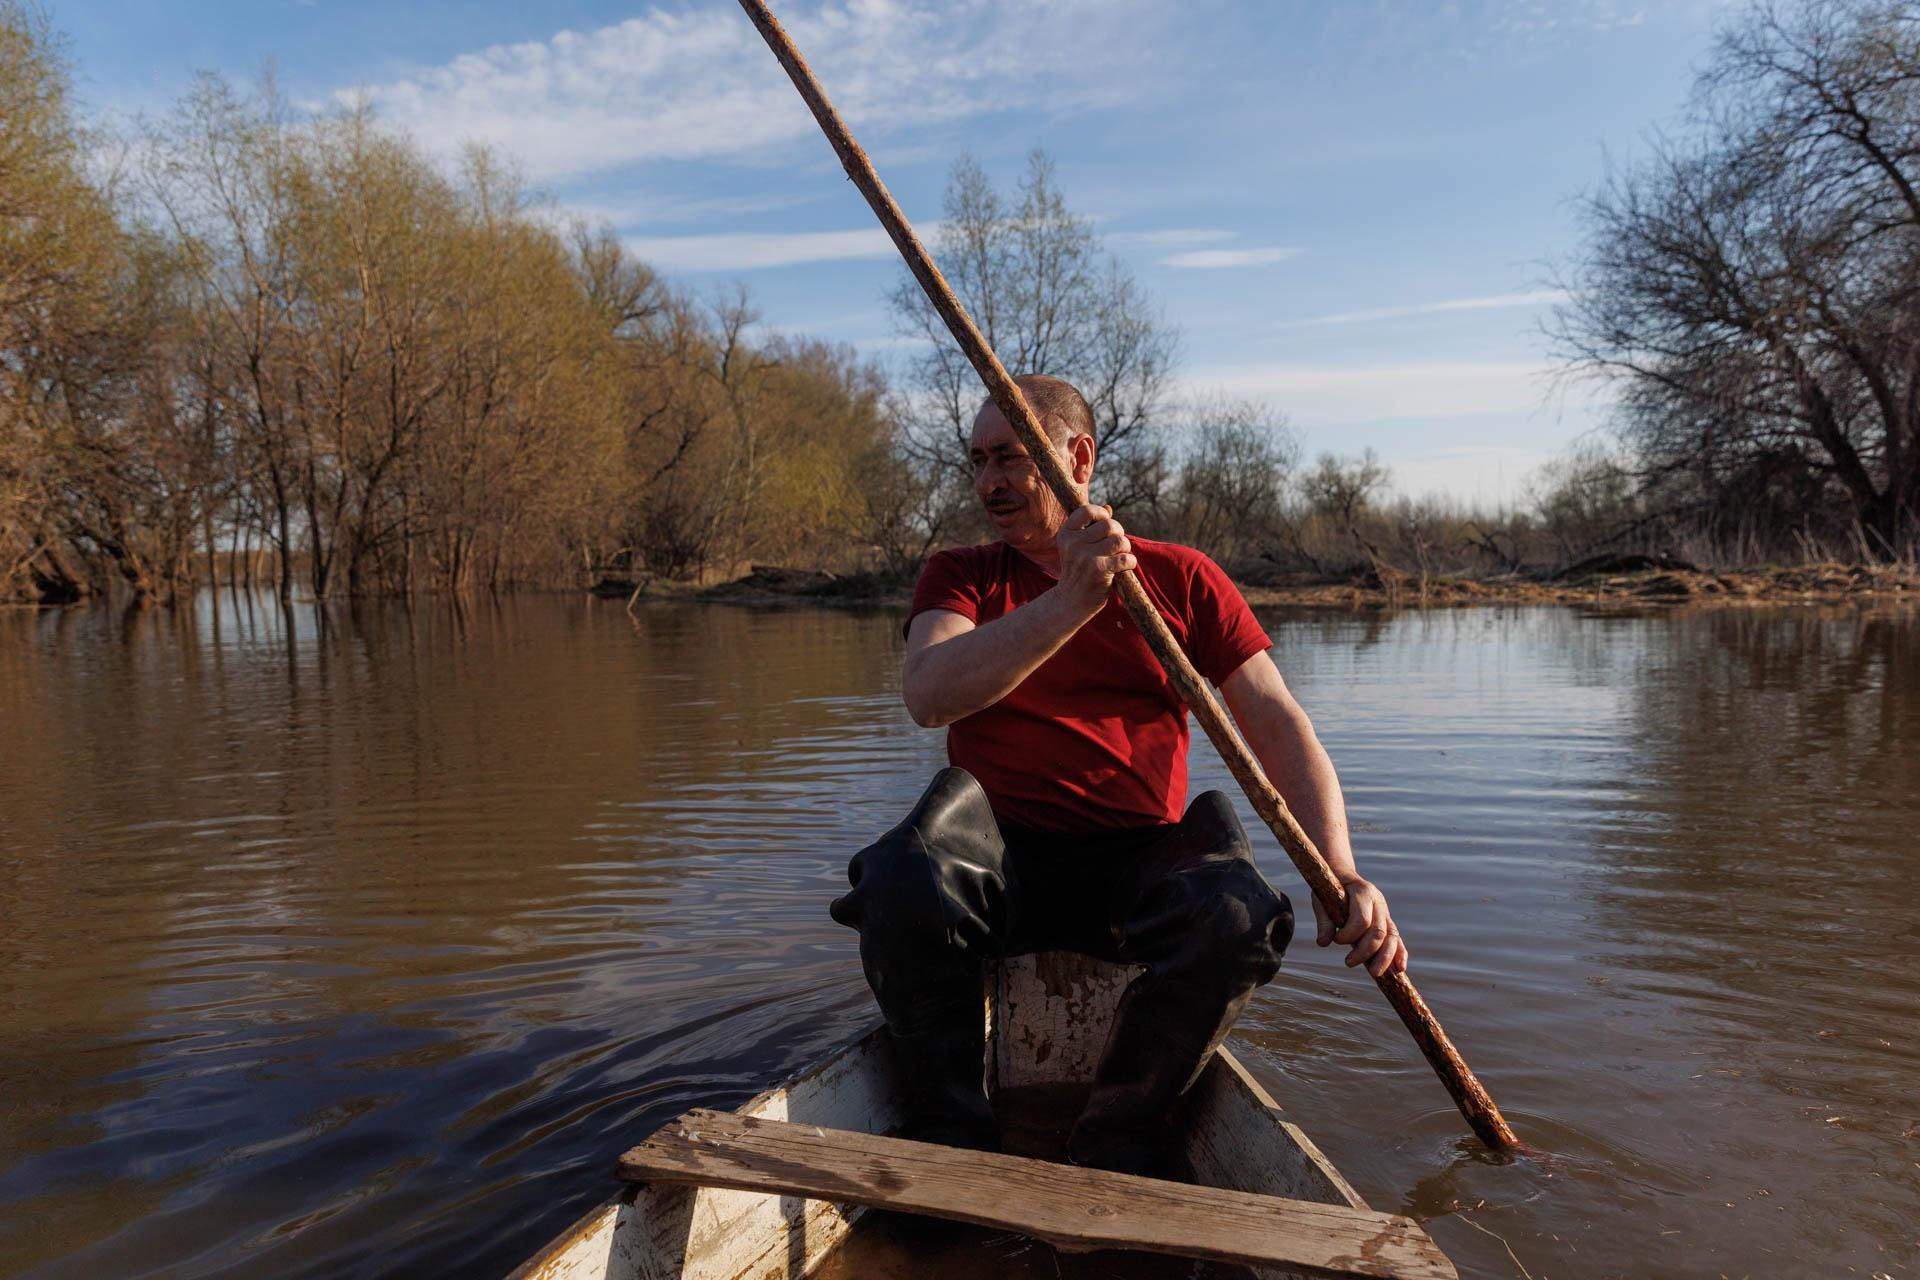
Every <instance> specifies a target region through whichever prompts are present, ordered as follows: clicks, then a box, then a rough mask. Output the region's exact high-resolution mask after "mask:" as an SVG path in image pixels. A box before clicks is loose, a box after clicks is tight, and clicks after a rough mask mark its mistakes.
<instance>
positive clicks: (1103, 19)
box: [337, 0, 1179, 180]
mask: <svg viewBox="0 0 1920 1280" xmlns="http://www.w3.org/2000/svg"><path fill="white" fill-rule="evenodd" d="M1119 5H1120V7H1121V8H1122V9H1123V10H1124V11H1125V12H1122V13H1113V12H1110V11H1106V10H1103V12H1102V15H1101V16H1100V18H1099V20H1098V21H1089V14H1088V13H1087V12H1086V10H1087V7H1088V6H1087V4H1085V3H1071V4H1057V5H1056V4H1049V5H1033V4H1024V3H1020V2H1019V0H974V2H973V3H969V4H966V5H938V4H932V3H926V2H924V0H923V2H921V3H909V2H906V0H828V2H827V3H822V4H817V5H812V6H809V7H808V8H806V9H802V8H801V7H800V6H798V5H791V6H783V10H782V15H781V17H782V21H783V23H784V25H785V26H786V27H787V29H788V31H789V33H790V34H791V35H792V36H793V38H794V40H795V42H796V43H797V44H798V45H799V47H800V48H802V49H804V50H805V51H806V53H807V57H808V59H809V61H810V62H811V64H812V65H813V68H814V70H815V71H816V72H817V73H818V74H819V75H820V77H821V79H822V81H823V83H824V84H825V85H826V87H827V90H828V92H829V93H831V94H832V95H833V96H834V101H835V104H836V105H837V106H838V107H839V108H840V110H841V113H842V114H843V115H845V116H846V117H847V119H848V120H849V121H850V122H851V123H852V124H854V125H855V126H872V131H873V132H874V133H875V134H877V135H886V134H888V133H890V132H897V131H900V130H903V129H909V128H913V127H922V126H926V125H929V124H938V123H943V122H951V121H956V120H961V119H966V118H970V117H974V116H978V115H982V114H986V113H989V112H1002V111H1007V110H1014V109H1019V110H1038V111H1072V110H1083V109H1090V108H1097V107H1102V106H1113V105H1118V104H1121V103H1124V102H1133V101H1138V100H1139V99H1140V98H1141V97H1143V96H1144V94H1145V93H1146V92H1148V90H1147V89H1144V88H1143V87H1142V86H1149V85H1153V84H1155V83H1156V79H1155V77H1154V76H1152V75H1149V74H1147V72H1148V71H1149V70H1150V69H1151V67H1152V66H1155V65H1159V64H1160V63H1161V62H1162V60H1163V53H1164V50H1165V48H1166V45H1167V42H1169V41H1171V40H1173V39H1175V38H1176V35H1177V30H1178V28H1177V25H1176V24H1177V20H1178V17H1179V14H1178V8H1177V6H1173V5H1169V4H1166V3H1164V0H1119ZM1061 48H1072V49H1073V57H1071V58H1061V59H1056V60H1052V61H1050V62H1049V64H1048V66H1047V69H1046V74H1044V75H1036V74H1035V73H1034V63H1033V50H1035V49H1061ZM356 92H357V93H362V94H364V95H365V96H366V98H367V99H369V100H370V101H371V102H372V104H373V105H374V106H375V107H376V108H377V109H378V111H379V112H380V113H381V115H383V116H384V117H386V118H387V119H389V120H390V121H392V122H394V123H397V124H399V125H402V126H404V127H405V128H407V129H408V130H410V131H411V132H412V133H413V134H414V136H416V137H417V138H419V139H421V140H422V141H423V142H424V143H425V144H426V145H427V146H428V147H430V148H433V149H435V150H440V151H448V150H452V149H453V148H455V147H457V146H458V145H460V144H461V143H464V142H467V141H479V142H484V143H488V144H492V145H496V146H498V147H500V148H502V149H503V150H504V151H506V152H507V153H509V154H511V155H513V156H516V157H518V158H519V159H520V160H521V161H522V162H523V163H524V164H525V165H526V166H527V167H528V170H529V173H530V174H531V176H533V177H534V178H536V179H542V180H551V179H564V178H569V177H577V176H581V175H585V174H590V173H597V172H604V171H607V170H610V169H615V168H618V167H621V166H625V165H631V164H636V163H641V162H646V161H659V160H692V159H714V158H725V159H739V160H747V159H755V160H765V159H773V160H777V161H782V162H784V161H787V160H790V159H794V158H800V159H802V160H804V161H805V162H808V163H816V162H822V161H826V162H830V153H829V152H828V151H827V150H826V144H825V143H824V142H823V141H821V140H820V139H819V138H818V137H816V136H815V134H816V132H817V131H816V129H815V127H814V124H813V121H812V119H811V118H810V117H809V116H808V114H807V112H806V109H805V108H804V107H803V106H802V105H801V103H800V99H799V97H798V95H796V94H795V93H794V91H793V87H792V86H791V85H790V84H789V83H788V82H787V78H786V76H785V75H784V74H783V73H782V72H781V70H780V68H779V66H778V64H777V63H775V61H774V60H773V57H772V56H771V55H770V54H769V53H768V52H767V50H766V48H765V46H764V45H763V44H762V42H761V40H760V37H759V35H758V34H757V33H756V32H755V31H754V30H753V28H752V26H751V25H750V24H749V23H748V22H747V21H746V20H745V18H744V17H743V16H742V15H741V14H740V13H738V12H737V11H735V9H734V7H733V6H732V5H726V6H724V7H721V6H714V7H708V8H701V9H694V10H688V11H685V12H668V11H665V10H662V9H650V10H648V11H647V12H646V13H645V14H643V15H641V16H639V17H635V18H629V19H627V20H626V21H624V22H619V23H615V24H614V25H612V26H607V27H601V28H599V29H597V30H593V31H581V32H576V31H562V32H560V33H558V34H557V35H555V36H553V37H552V38H550V39H547V40H544V41H529V42H526V43H521V44H511V45H495V46H493V47H491V48H487V49H481V50H479V51H477V52H473V53H468V54H463V55H461V56H460V57H458V58H455V59H454V60H453V61H451V62H448V63H445V64H444V65H441V66H437V67H428V68H423V69H421V70H419V71H417V72H415V73H414V74H412V75H410V76H406V77H404V78H401V79H397V80H393V81H389V82H387V83H384V84H378V85H373V86H370V87H367V88H365V89H363V90H359V91H356ZM337 96H338V97H339V98H341V99H342V100H346V99H350V98H352V97H354V96H356V93H349V92H342V93H341V94H339V95H337Z"/></svg>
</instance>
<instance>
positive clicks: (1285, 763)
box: [1254, 726, 1360, 884]
mask: <svg viewBox="0 0 1920 1280" xmlns="http://www.w3.org/2000/svg"><path fill="white" fill-rule="evenodd" d="M1279 736H1280V737H1281V738H1282V739H1283V740H1286V739H1290V740H1291V741H1290V742H1289V741H1283V742H1282V743H1277V744H1273V745H1271V746H1270V747H1269V749H1268V750H1266V751H1261V750H1259V749H1257V748H1256V749H1255V751H1254V755H1255V756H1257V757H1258V758H1259V760H1260V766H1261V768H1263V769H1265V770H1266V771H1267V777H1268V778H1269V779H1270V780H1272V782H1273V785H1274V786H1275V787H1276V788H1278V789H1279V792H1280V794H1281V796H1282V797H1283V798H1284V799H1285V800H1286V802H1287V808H1288V809H1290V810H1292V811H1293V819H1294V821H1295V822H1298V823H1299V824H1300V829H1301V830H1302V831H1305V832H1306V833H1307V838H1308V839H1309V840H1311V841H1313V845H1314V848H1316V849H1318V850H1320V856H1321V857H1323V858H1325V859H1326V860H1327V865H1328V866H1329V867H1331V868H1332V869H1333V875H1334V878H1335V879H1336V880H1339V881H1340V882H1341V883H1342V884H1345V883H1346V882H1347V881H1349V880H1352V879H1354V878H1355V877H1356V876H1358V875H1359V874H1360V873H1359V871H1358V870H1357V869H1355V867H1354V863H1353V842H1352V840H1351V839H1350V838H1349V837H1348V835H1347V806H1346V801H1345V800H1344V799H1343V798H1342V796H1341V794H1340V778H1339V776H1338V775H1337V774H1336V773H1334V770H1333V761H1332V759H1331V758H1329V757H1328V755H1327V752H1326V748H1324V747H1322V746H1321V745H1320V740H1319V739H1318V738H1316V737H1314V735H1313V730H1312V729H1311V728H1310V727H1309V728H1306V729H1305V732H1304V733H1301V732H1299V731H1298V730H1295V729H1293V728H1292V727H1291V726H1289V727H1288V728H1286V729H1283V730H1282V732H1281V734H1280V735H1279Z"/></svg>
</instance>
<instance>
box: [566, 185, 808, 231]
mask: <svg viewBox="0 0 1920 1280" xmlns="http://www.w3.org/2000/svg"><path fill="white" fill-rule="evenodd" d="M825 194H826V193H825V192H824V191H801V192H792V193H782V194H772V193H769V194H764V195H743V196H709V197H700V198H687V199H679V198H674V197H662V196H633V197H621V196H611V197H606V198H602V199H597V200H567V201H563V202H561V203H560V204H557V205H555V206H554V207H553V208H554V213H555V215H556V216H557V217H560V218H573V217H579V218H585V219H586V220H587V221H588V222H589V223H595V224H598V223H605V224H607V225H608V226H611V227H613V228H614V229H615V230H616V231H625V230H629V229H631V228H633V227H653V226H674V225H684V224H688V223H711V222H713V221H714V220H716V219H720V218H738V217H745V216H748V215H750V214H755V213H775V212H778V211H779V210H782V209H791V208H794V207H795V206H798V205H803V204H809V203H812V202H813V201H816V200H819V199H821V198H823V197H824V195H825Z"/></svg>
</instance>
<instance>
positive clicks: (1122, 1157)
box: [1067, 791, 1293, 1180]
mask: <svg viewBox="0 0 1920 1280" xmlns="http://www.w3.org/2000/svg"><path fill="white" fill-rule="evenodd" d="M1123 874H1125V875H1128V876H1129V877H1131V878H1132V880H1133V883H1132V884H1130V885H1129V886H1128V891H1129V896H1130V897H1131V901H1130V902H1128V903H1126V904H1125V905H1124V908H1123V919H1121V920H1120V921H1119V922H1118V924H1119V930H1120V934H1121V942H1120V945H1119V947H1118V949H1117V958H1118V959H1120V960H1123V961H1133V962H1136V963H1143V964H1145V965H1146V966H1147V968H1146V972H1144V973H1142V974H1140V975H1139V976H1138V977H1136V978H1135V979H1134V980H1133V981H1132V982H1131V983H1130V984H1128V986H1127V990H1126V993H1125V994H1124V995H1123V996H1122V997H1121V1000H1120V1006H1119V1008H1118V1010H1117V1011H1116V1013H1115V1015H1114V1021H1113V1028H1112V1030H1111V1031H1109V1032H1108V1034H1107V1043H1106V1047H1105V1049H1104V1050H1103V1051H1102V1053H1101V1057H1100V1065H1099V1068H1098V1069H1097V1071H1096V1072H1095V1075H1094V1087H1093V1093H1092V1095H1091V1096H1090V1097H1089V1099H1088V1101H1087V1107H1086V1110H1085V1111H1084V1112H1083V1113H1082V1115H1081V1117H1080V1121H1079V1123H1078V1124H1076V1125H1075V1126H1074V1130H1073V1133H1072V1134H1071V1135H1070V1136H1069V1138H1068V1140H1067V1154H1068V1157H1069V1158H1070V1159H1072V1160H1073V1161H1074V1163H1076V1164H1082V1165H1090V1166H1093V1167H1095V1168H1102V1169H1111V1170H1114V1171H1116V1172H1119V1173H1136V1174H1142V1175H1144V1176H1147V1177H1171V1178H1175V1179H1181V1180H1190V1176H1191V1171H1190V1169H1188V1168H1187V1166H1186V1161H1185V1160H1184V1158H1183V1157H1182V1156H1181V1153H1180V1151H1181V1149H1180V1144H1179V1141H1178V1127H1177V1125H1178V1120H1179V1107H1180V1103H1181V1101H1182V1099H1183V1098H1184V1097H1185V1095H1186V1092H1187V1090H1188V1089H1189V1088H1191V1087H1192V1085H1193V1082H1194V1081H1195V1080H1196V1079H1197V1078H1198V1077H1199V1075H1200V1071H1201V1069H1202V1068H1203V1067H1205V1066H1206V1063H1207V1059H1208V1058H1209V1057H1210V1056H1211V1055H1212V1053H1213V1050H1214V1048H1215V1047H1216V1046H1217V1045H1218V1044H1219V1043H1220V1041H1221V1040H1222V1039H1224V1038H1225V1036H1226V1034H1227V1031H1228V1030H1229V1029H1230V1028H1231V1027H1232V1026H1233V1023H1234V1021H1235V1019H1237V1018H1238V1017H1239V1016H1240V1013H1241V1011H1242V1010H1243V1009H1245V1008H1246V1005H1247V1000H1248V998H1249V997H1250V996H1251V995H1252V993H1253V990H1254V988H1255V987H1258V986H1260V985H1261V984H1262V983H1264V982H1267V981H1270V980H1271V979H1272V978H1273V976H1274V974H1275V973H1276V972H1278V971H1279V968H1280V956H1281V953H1282V952H1284V951H1285V950H1286V947H1287V943H1288V942H1289V941H1290V940H1291V938H1292V937H1293V909H1292V906H1291V904H1290V903H1288V901H1287V899H1286V897H1285V895H1283V894H1280V893H1276V892H1275V891H1274V889H1273V888H1272V886H1270V885H1269V884H1267V882H1266V879H1265V878H1264V877H1263V876H1262V875H1261V874H1260V871H1259V869H1258V868H1257V867H1256V866H1255V865H1254V863H1253V857H1252V850H1251V848H1250V846H1249V845H1248V843H1247V837H1246V832H1245V831H1244V830H1243V829H1242V828H1241V826H1240V822H1239V819H1238V818H1236V817H1235V816H1234V814H1233V809H1232V806H1231V805H1230V804H1229V803H1228V802H1227V800H1226V797H1225V796H1223V795H1221V794H1220V793H1219V792H1217V791H1213V792H1208V793H1206V794H1205V795H1203V796H1201V797H1200V798H1199V799H1197V800H1195V801H1194V803H1193V806H1192V807H1191V808H1189V809H1188V810H1187V814H1186V817H1185V818H1183V819H1182V820H1181V822H1180V824H1179V826H1178V828H1177V829H1176V830H1175V832H1173V833H1172V836H1171V838H1170V839H1169V840H1168V841H1167V842H1166V843H1165V844H1163V845H1162V846H1161V847H1159V848H1157V849H1153V850H1148V851H1146V852H1144V853H1143V854H1142V855H1141V856H1140V857H1139V859H1138V860H1137V861H1135V862H1134V863H1133V864H1132V865H1130V866H1129V867H1127V868H1126V869H1125V871H1124V872H1123Z"/></svg>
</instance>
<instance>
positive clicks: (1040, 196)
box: [889, 151, 1178, 507]
mask: <svg viewBox="0 0 1920 1280" xmlns="http://www.w3.org/2000/svg"><path fill="white" fill-rule="evenodd" d="M934 252H935V257H936V258H937V259H938V261H939V263H940V268H941V271H942V272H943V273H944V274H945V275H946V277H947V280H948V282H949V283H950V284H951V285H952V286H953V288H954V292H955V294H956V295H958V297H959V299H960V301H961V303H962V304H963V305H965V307H966V308H967V311H968V313H969V314H970V315H971V316H972V317H973V319H974V322H975V323H976V324H977V325H979V326H980V331H981V333H982V334H983V335H984V336H985V337H986V339H987V342H988V343H989V344H990V345H991V346H992V347H993V349H994V351H995V352H996V353H997V354H998V355H999V357H1000V360H1001V362H1002V363H1003V364H1005V365H1006V366H1007V368H1009V369H1011V370H1013V371H1015V372H1017V373H1047V374H1053V375H1054V376H1056V377H1061V378H1065V379H1067V380H1068V381H1069V382H1072V383H1073V384H1074V385H1075V386H1077V387H1079V388H1080V390H1081V392H1082V393H1083V394H1084V395H1085V396H1086V397H1087V401H1088V404H1089V405H1090V406H1091V407H1092V409H1093V414H1094V421H1095V424H1096V429H1095V442H1096V443H1097V445H1098V446H1099V451H1100V459H1101V461H1100V467H1101V472H1102V477H1103V478H1102V490H1101V492H1102V498H1103V500H1107V501H1111V502H1113V503H1114V505H1116V506H1119V507H1125V506H1126V505H1127V504H1128V503H1129V502H1130V501H1138V500H1140V499H1141V498H1143V497H1145V496H1146V494H1147V491H1148V486H1147V485H1145V484H1144V483H1143V477H1144V476H1146V475H1148V474H1151V473H1152V471H1153V470H1154V468H1155V466H1156V464H1158V463H1160V462H1161V461H1163V459H1162V457H1161V450H1162V449H1163V447H1164V446H1163V444H1162V442H1161V441H1160V440H1159V439H1158V438H1157V432H1158V429H1159V428H1160V427H1161V426H1162V425H1164V414H1165V409H1166V395H1167V391H1168V387H1169V383H1170V380H1171V377H1172V372H1173V367H1174V357H1175V352H1176V349H1177V346H1178V341H1177V336H1176V334H1175V332H1174V330H1173V329H1172V328H1171V327H1170V326H1169V325H1168V324H1167V323H1166V322H1165V321H1164V320H1163V319H1162V318H1161V317H1160V315H1159V314H1158V312H1157V311H1156V309H1155V308H1154V307H1153V305H1152V303H1151V301H1150V300H1149V299H1148V298H1147V296H1146V294H1145V292H1144V291H1143V290H1142V289H1141V288H1140V287H1139V285H1138V284H1137V283H1135V281H1134V280H1133V278H1132V276H1131V275H1129V274H1128V273H1127V271H1126V269H1125V268H1124V267H1123V266H1122V265H1121V264H1120V263H1119V262H1118V260H1116V259H1114V258H1112V257H1110V256H1108V255H1107V254H1106V252H1105V250H1104V249H1103V248H1102V246H1101V243H1100V240H1099V237H1098V236H1096V235H1095V234H1094V232H1093V227H1092V224H1091V223H1090V222H1089V221H1088V220H1087V219H1086V218H1084V217H1081V216H1079V215H1076V214H1075V213H1073V212H1072V211H1071V210H1070V209H1068V207H1067V204H1066V200H1065V197H1064V196H1063V195H1062V194H1061V192H1060V189H1059V187H1058V186H1057V185H1056V184H1055V180H1054V172H1053V162H1052V161H1051V160H1049V159H1048V158H1047V156H1046V155H1045V154H1044V153H1043V152H1039V151H1035V152H1034V153H1033V154H1032V155H1031V156H1029V157H1028V161H1027V173H1026V176H1025V177H1024V178H1023V179H1022V180H1021V181H1020V183H1019V184H1018V186H1017V187H1016V189H1015V190H1014V192H1013V193H1012V194H1011V196H1008V195H1003V194H1002V193H1001V192H1000V191H998V190H997V189H995V187H994V185H993V183H992V181H991V180H990V179H989V178H988V176H987V174H986V171H985V170H984V169H982V168H981V167H980V165H979V163H978V162H977V161H975V160H973V159H972V158H971V157H964V158H962V159H961V160H960V161H959V163H957V164H956V165H955V166H954V170H953V176H952V178H951V180H950V181H949V182H948V185H947V193H946V204H945V217H944V219H943V220H942V222H941V224H940V228H939V230H938V231H937V232H936V233H935V236H934ZM889 304H890V307H891V310H892V312H893V316H894V321H895V324H896V325H897V327H898V328H899V330H900V332H901V333H902V334H903V335H904V336H906V337H909V338H912V339H916V340H918V341H920V342H922V343H924V344H925V345H924V347H923V349H922V352H921V354H920V355H919V356H918V357H917V358H916V359H915V360H914V361H913V365H912V375H911V382H910V387H909V388H908V393H907V402H908V418H907V428H908V430H907V434H906V436H905V439H904V444H905V445H906V447H907V450H908V456H909V457H910V458H911V459H912V460H913V461H914V463H916V464H917V465H918V466H919V467H920V468H921V469H922V470H924V471H925V472H927V473H928V483H935V484H941V485H943V486H961V485H964V484H965V482H966V478H967V475H968V472H969V468H968V465H967V452H966V440H967V433H968V431H969V430H970V428H971V426H972V423H973V415H974V411H975V410H976V409H977V408H978V407H979V404H980V401H981V399H982V394H983V393H982V392H981V389H980V380H979V377H978V375H977V374H975V373H974V371H973V367H972V366H971V365H970V364H968V363H967V360H966V357H965V356H964V355H962V354H961V352H960V351H959V349H958V348H957V347H956V346H955V345H954V343H953V340H952V338H951V336H950V335H949V334H948V332H947V327H946V323H945V322H944V321H943V320H942V319H941V318H940V316H939V313H938V312H936V311H935V310H934V309H933V307H932V305H931V304H930V303H929V302H928V301H927V299H926V296H925V294H924V293H922V292H921V289H920V286H919V284H918V283H917V282H915V281H914V280H913V278H912V277H911V276H908V275H905V274H904V273H903V274H902V277H901V279H900V281H899V283H898V284H897V285H896V286H895V287H894V290H893V292H892V294H891V295H890V297H889Z"/></svg>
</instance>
